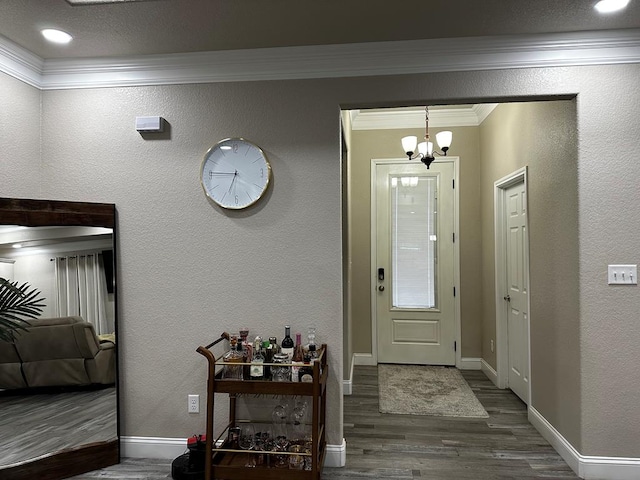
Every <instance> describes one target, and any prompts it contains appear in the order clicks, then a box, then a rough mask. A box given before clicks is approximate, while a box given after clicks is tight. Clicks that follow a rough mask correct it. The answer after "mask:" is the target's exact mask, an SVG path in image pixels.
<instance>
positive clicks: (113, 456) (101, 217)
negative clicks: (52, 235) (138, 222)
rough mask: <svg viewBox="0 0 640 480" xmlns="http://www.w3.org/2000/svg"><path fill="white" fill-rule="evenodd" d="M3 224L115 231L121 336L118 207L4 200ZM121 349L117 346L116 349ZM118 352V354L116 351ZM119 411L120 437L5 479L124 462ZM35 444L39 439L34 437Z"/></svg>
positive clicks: (51, 478) (6, 472) (53, 478)
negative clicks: (117, 242) (78, 227)
mask: <svg viewBox="0 0 640 480" xmlns="http://www.w3.org/2000/svg"><path fill="white" fill-rule="evenodd" d="M0 224H4V225H22V226H28V227H41V226H91V227H106V228H111V229H112V231H113V249H114V254H113V262H114V299H115V330H116V336H117V335H118V308H117V288H118V284H117V281H115V279H116V272H117V269H116V258H117V255H116V209H115V205H114V204H107V203H84V202H65V201H53V200H30V199H16V198H0ZM116 348H117V347H116ZM116 352H117V351H116ZM117 357H118V356H117V354H116V409H118V410H119V401H118V397H119V388H118V359H117ZM119 417H120V416H119V411H117V412H116V424H117V425H116V438H115V439H114V440H111V441H105V442H96V443H91V444H86V445H82V446H79V447H73V448H68V449H64V450H61V451H59V452H52V453H51V455H47V456H46V457H39V458H37V459H35V460H32V461H29V460H27V461H25V462H23V463H20V464H19V465H12V466H9V467H7V468H2V467H0V478H2V479H4V480H32V479H34V478H38V479H40V480H59V479H62V478H68V477H71V476H74V475H79V474H81V473H85V472H88V471H91V470H96V469H99V468H104V467H107V466H109V465H114V464H116V463H119V462H120V425H119V424H120V422H119ZM33 441H34V442H37V441H38V439H37V438H34V439H33Z"/></svg>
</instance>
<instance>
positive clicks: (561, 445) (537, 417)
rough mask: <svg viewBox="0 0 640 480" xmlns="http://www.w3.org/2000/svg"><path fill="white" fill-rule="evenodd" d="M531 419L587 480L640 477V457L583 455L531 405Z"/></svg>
mask: <svg viewBox="0 0 640 480" xmlns="http://www.w3.org/2000/svg"><path fill="white" fill-rule="evenodd" d="M529 421H530V422H531V424H532V425H533V426H534V427H535V428H536V430H538V432H540V434H541V435H542V436H543V437H544V438H545V439H546V440H547V441H548V442H549V443H550V444H551V446H552V447H553V448H555V450H556V451H557V452H558V453H559V454H560V456H561V457H562V458H563V459H564V461H565V462H567V464H568V465H569V467H571V469H572V470H573V471H574V472H575V473H576V475H578V476H579V477H580V478H584V479H585V480H636V479H638V478H640V458H623V457H596V456H587V455H581V454H580V453H579V452H578V451H577V450H576V449H575V448H574V447H573V445H571V443H569V442H568V441H567V439H566V438H564V437H563V436H562V435H561V434H560V432H558V431H557V430H556V429H555V427H554V426H553V425H551V424H550V423H549V422H548V421H547V419H546V418H544V417H543V416H542V415H541V414H540V412H538V411H537V410H536V409H535V408H533V407H531V406H530V407H529Z"/></svg>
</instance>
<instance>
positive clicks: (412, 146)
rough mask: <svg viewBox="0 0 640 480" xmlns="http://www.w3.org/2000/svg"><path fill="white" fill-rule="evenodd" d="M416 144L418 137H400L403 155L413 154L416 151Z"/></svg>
mask: <svg viewBox="0 0 640 480" xmlns="http://www.w3.org/2000/svg"><path fill="white" fill-rule="evenodd" d="M417 144H418V137H416V136H414V135H410V136H408V137H402V148H403V149H404V151H405V153H409V152H411V153H413V152H415V151H416V145H417Z"/></svg>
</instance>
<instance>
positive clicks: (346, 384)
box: [342, 354, 356, 395]
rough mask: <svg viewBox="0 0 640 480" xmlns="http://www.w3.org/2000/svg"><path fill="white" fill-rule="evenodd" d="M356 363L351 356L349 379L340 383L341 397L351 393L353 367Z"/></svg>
mask: <svg viewBox="0 0 640 480" xmlns="http://www.w3.org/2000/svg"><path fill="white" fill-rule="evenodd" d="M355 363H356V359H355V354H354V355H351V365H350V366H349V378H347V379H345V380H343V381H342V395H351V394H352V393H353V367H354V365H355Z"/></svg>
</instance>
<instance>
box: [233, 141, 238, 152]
mask: <svg viewBox="0 0 640 480" xmlns="http://www.w3.org/2000/svg"><path fill="white" fill-rule="evenodd" d="M232 148H233V153H238V144H237V143H234V144H233V147H232Z"/></svg>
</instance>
